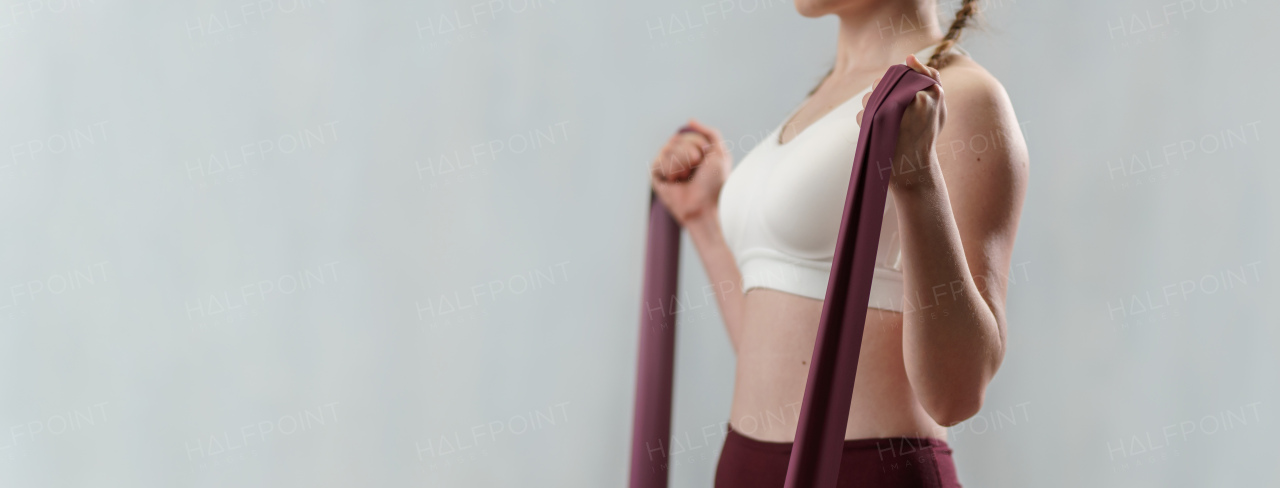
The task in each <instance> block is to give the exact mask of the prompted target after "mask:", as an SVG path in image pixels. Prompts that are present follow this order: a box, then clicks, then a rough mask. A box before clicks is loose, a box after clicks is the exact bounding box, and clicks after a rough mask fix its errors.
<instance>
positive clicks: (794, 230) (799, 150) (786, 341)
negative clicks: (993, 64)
mask: <svg viewBox="0 0 1280 488" xmlns="http://www.w3.org/2000/svg"><path fill="white" fill-rule="evenodd" d="M931 52H932V46H931V47H929V48H926V49H925V50H922V51H921V53H924V54H928V53H931ZM921 53H917V57H920V56H921V55H922V54H921ZM922 59H923V58H922ZM867 85H869V83H867ZM869 90H870V87H869V86H867V88H866V89H864V90H863V91H862V92H859V93H857V94H856V95H853V96H852V97H848V100H847V101H845V102H843V103H842V104H840V105H838V106H836V107H835V108H834V109H832V110H831V111H830V112H828V113H827V114H825V115H822V116H821V117H818V118H817V119H816V120H814V121H813V122H811V123H809V124H807V126H805V127H803V129H802V130H800V131H799V132H798V133H795V134H796V135H795V136H794V137H791V138H789V139H788V140H786V141H785V143H783V142H780V141H779V134H780V133H781V131H782V130H783V126H779V128H778V129H777V130H775V131H774V132H773V133H772V134H771V135H770V139H768V140H765V141H763V142H761V143H760V144H759V145H758V146H757V147H756V148H754V149H752V151H751V152H750V153H749V154H748V155H747V157H746V158H744V159H743V160H742V161H741V163H739V165H738V166H737V167H736V168H735V169H734V171H733V172H732V173H731V174H730V177H729V180H728V182H726V184H725V187H724V189H723V191H722V193H721V205H720V206H721V225H722V227H723V230H724V232H725V236H726V240H727V241H729V244H730V248H731V249H732V251H733V253H734V256H735V259H736V260H737V261H738V262H739V267H740V269H741V271H742V274H743V281H744V289H745V290H746V296H745V310H744V312H745V313H744V321H743V324H742V327H741V331H740V334H739V336H738V343H737V345H736V347H737V351H738V358H737V359H738V361H737V368H736V380H735V385H734V396H733V406H732V408H731V413H730V423H731V424H732V425H733V428H734V430H737V431H739V432H740V433H742V434H743V435H746V436H748V437H751V438H755V439H759V440H766V441H776V442H787V441H792V440H793V439H794V437H795V431H796V423H797V420H798V417H799V411H800V404H801V401H802V399H803V397H804V387H805V383H806V380H807V378H808V372H809V361H810V359H811V357H812V354H813V346H814V341H815V338H816V336H817V330H818V320H819V317H820V315H821V312H822V297H823V296H824V292H825V289H826V284H827V283H826V277H827V275H828V273H829V270H830V261H831V257H832V256H833V255H834V250H835V240H836V235H837V234H838V227H839V221H840V215H841V212H842V210H843V204H844V199H845V194H846V191H847V188H848V182H849V177H850V174H851V171H852V163H853V154H854V150H855V148H854V146H855V145H856V143H857V137H858V122H857V118H856V114H857V112H858V111H859V110H860V109H861V103H860V100H861V97H862V95H863V94H864V93H866V92H867V91H869ZM793 115H795V114H794V113H793ZM788 120H791V117H790V116H789V117H788V118H787V119H784V124H785V122H786V121H788ZM897 236H898V232H897V212H896V207H895V206H894V204H893V198H892V195H891V196H890V198H889V201H888V202H887V204H886V209H885V219H884V224H883V226H882V229H881V239H880V244H879V247H878V252H877V256H876V271H875V279H874V280H873V283H872V296H871V304H870V305H871V307H879V308H869V309H868V310H867V320H866V328H865V332H864V335H863V342H862V352H861V355H860V357H859V362H858V371H857V378H858V382H857V386H856V387H855V388H854V392H853V400H852V403H851V408H850V414H849V423H848V427H847V428H846V430H845V438H846V439H861V438H876V437H895V436H917V437H936V438H940V439H942V438H945V436H946V430H945V429H944V428H943V427H941V426H939V425H938V424H937V423H936V422H934V421H933V419H932V418H930V417H929V415H928V414H927V413H926V412H925V411H924V409H923V407H921V406H920V403H919V402H918V401H917V400H916V398H915V395H914V393H913V391H912V389H911V384H910V382H909V381H908V379H907V375H906V368H905V365H904V362H903V350H902V314H901V313H900V312H898V311H899V310H902V307H903V303H902V295H903V292H902V290H903V281H902V272H901V269H902V268H901V264H902V263H901V246H900V242H899V241H898V237H897Z"/></svg>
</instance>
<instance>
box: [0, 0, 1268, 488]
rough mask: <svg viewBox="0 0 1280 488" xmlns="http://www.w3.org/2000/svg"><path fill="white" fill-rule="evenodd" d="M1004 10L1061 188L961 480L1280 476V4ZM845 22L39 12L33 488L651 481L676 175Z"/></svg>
mask: <svg viewBox="0 0 1280 488" xmlns="http://www.w3.org/2000/svg"><path fill="white" fill-rule="evenodd" d="M984 2H985V5H986V7H985V11H984V14H985V17H986V25H987V28H986V30H985V31H984V32H977V31H973V32H971V35H970V36H969V38H968V40H967V41H966V43H965V46H966V47H967V48H968V49H969V50H970V52H971V53H973V55H974V57H975V58H976V59H978V60H979V61H980V62H981V63H983V64H984V65H985V66H987V67H988V69H989V70H990V71H991V72H993V73H994V74H995V75H996V76H997V77H999V79H1000V80H1002V82H1003V83H1004V84H1005V87H1006V88H1007V89H1008V92H1009V94H1010V96H1011V97H1012V99H1013V102H1014V105H1015V107H1016V110H1017V114H1018V117H1019V119H1020V121H1021V122H1022V123H1023V128H1024V130H1025V133H1026V136H1027V140H1028V143H1029V147H1030V152H1031V158H1032V163H1031V166H1032V170H1031V185H1030V191H1029V194H1028V198H1027V202H1026V207H1025V209H1024V212H1023V217H1022V224H1021V227H1020V232H1019V236H1018V242H1017V248H1016V252H1015V255H1014V263H1015V266H1014V268H1013V270H1012V279H1013V281H1014V284H1013V286H1012V287H1011V289H1010V290H1009V310H1008V316H1009V323H1010V330H1009V341H1010V349H1009V353H1008V356H1007V358H1006V360H1005V363H1004V366H1003V368H1002V370H1001V372H1000V374H999V375H998V376H997V378H996V380H995V382H994V383H993V384H992V386H991V388H990V391H989V394H988V398H987V402H986V407H985V408H984V410H983V411H982V412H981V413H980V414H979V415H978V416H977V417H975V418H974V419H972V420H970V421H968V422H965V423H964V424H961V425H960V426H957V427H956V428H953V429H952V430H951V434H950V437H951V442H952V444H953V445H954V446H955V447H956V457H957V459H958V463H959V469H960V475H961V479H962V481H963V482H964V483H965V484H966V486H1009V487H1014V486H1063V487H1066V486H1149V487H1157V486H1158V487H1174V486H1176V487H1184V486H1185V487H1192V486H1258V485H1275V484H1277V483H1280V471H1277V469H1276V461H1277V460H1278V459H1277V456H1278V455H1280V448H1277V447H1276V445H1275V442H1274V441H1273V439H1274V438H1275V437H1276V433H1277V423H1276V419H1277V407H1278V406H1280V388H1277V383H1276V376H1275V372H1276V371H1277V370H1280V359H1277V355H1276V354H1275V351H1276V349H1277V346H1280V337H1278V335H1277V319H1276V312H1275V308H1274V303H1273V301H1274V300H1273V299H1272V298H1273V297H1274V296H1275V294H1276V292H1277V282H1276V278H1275V270H1276V262H1277V259H1278V258H1280V256H1278V255H1277V249H1280V246H1277V241H1278V240H1280V239H1278V237H1280V236H1278V235H1277V225H1276V223H1277V215H1280V212H1278V210H1280V209H1278V206H1280V201H1278V200H1277V196H1276V192H1275V191H1273V189H1274V186H1275V182H1276V180H1277V177H1280V169H1278V167H1277V166H1276V165H1275V164H1274V163H1275V161H1276V159H1275V156H1274V155H1275V154H1276V150H1277V147H1276V135H1277V127H1278V126H1280V122H1278V121H1277V120H1276V116H1275V113H1274V109H1275V107H1277V106H1278V105H1277V103H1276V102H1277V95H1276V90H1275V89H1274V86H1273V85H1274V80H1275V79H1276V77H1277V75H1278V74H1280V72H1277V69H1276V67H1275V63H1274V56H1273V54H1272V53H1273V52H1274V51H1275V48H1274V46H1275V45H1276V41H1277V39H1276V38H1275V34H1274V29H1272V28H1271V24H1272V23H1273V19H1275V18H1276V17H1277V15H1278V14H1280V11H1277V5H1276V4H1275V3H1274V2H1263V1H1259V0H1251V1H1246V0H1187V1H1173V0H1168V1H1166V0H1142V1H1134V0H1125V1H1100V0H1091V1H1087V2H1028V1H1022V2H1018V1H1014V0H984ZM949 8H950V6H947V5H944V6H943V7H942V10H944V11H945V12H944V14H946V15H948V16H949V13H950V10H949ZM704 9H705V10H704ZM834 28H835V20H834V19H832V18H825V19H819V20H808V19H803V18H801V17H800V16H799V15H798V14H796V13H795V11H794V9H793V8H792V6H791V5H790V4H789V3H788V2H784V1H781V0H772V1H770V0H725V1H724V2H719V1H712V0H706V1H705V2H699V1H694V2H676V1H665V0H660V1H648V2H604V1H595V2H588V1H584V0H529V2H525V0H494V1H493V2H491V3H488V2H470V1H436V2H429V3H411V2H352V1H343V0H327V1H323V0H297V1H296V2H295V1H293V0H261V1H256V0H255V1H243V2H242V1H240V0H225V1H199V2H127V1H121V0H97V1H95V0H66V1H65V2H64V1H62V0H31V1H26V2H23V1H12V0H8V1H5V2H4V3H3V4H0V73H2V75H0V206H2V207H3V209H4V210H3V212H2V213H0V219H2V220H0V228H3V232H0V253H3V259H0V485H4V486H14V487H43V486H95V487H110V486H129V487H144V486H156V487H159V486H621V485H622V484H623V483H624V482H625V477H626V459H627V448H628V439H629V422H630V413H631V412H630V405H631V401H632V386H633V385H632V378H633V374H634V362H635V352H634V351H635V339H636V325H637V319H638V317H637V315H638V313H639V307H640V305H639V298H640V290H639V284H640V280H639V278H640V269H641V254H642V249H641V245H642V237H643V235H642V234H643V230H644V219H645V212H646V207H645V202H646V198H647V192H648V190H647V188H646V179H645V174H646V171H645V169H646V165H647V161H648V160H649V158H651V157H652V155H653V154H654V153H655V151H656V149H657V147H658V146H659V145H660V143H661V141H662V140H663V139H664V138H665V137H666V135H667V134H669V133H670V131H672V130H673V129H674V128H675V127H676V126H677V125H678V124H680V123H681V122H682V121H683V120H684V119H685V118H687V117H689V116H696V117H699V118H701V119H702V120H704V121H706V122H708V123H710V124H712V125H715V126H717V127H719V128H720V129H721V130H722V131H723V132H724V133H725V134H726V135H727V136H728V137H730V138H731V139H732V141H733V142H734V148H733V149H734V153H735V154H736V155H738V156H739V157H741V155H742V154H744V153H745V152H746V150H748V149H749V148H750V146H751V145H752V144H754V143H755V142H756V141H757V140H758V139H759V138H760V137H761V136H762V135H764V134H765V133H767V132H768V131H769V130H771V129H772V128H773V127H774V126H775V125H776V124H777V123H778V122H780V119H781V118H782V117H783V116H784V115H785V114H786V113H787V112H788V111H789V110H790V109H791V108H793V107H794V105H795V104H796V103H797V102H799V101H800V99H801V97H802V95H803V94H804V92H806V91H807V89H808V88H810V87H811V86H812V85H813V84H814V83H815V82H816V81H817V79H818V77H819V76H820V75H821V74H822V73H823V72H824V71H825V69H826V68H827V67H828V66H829V63H830V59H831V58H832V55H833V52H834ZM686 251H687V252H686V254H685V256H687V259H686V262H685V266H684V270H683V275H682V286H683V287H685V289H686V290H697V289H698V287H700V286H702V285H704V284H705V283H706V278H705V276H704V275H703V274H702V271H701V267H700V265H699V263H698V262H697V261H696V257H695V256H696V254H695V253H694V252H693V250H692V248H691V247H687V248H686ZM696 297H697V295H694V298H695V299H696ZM690 307H691V308H690V311H689V313H687V314H686V315H685V317H684V319H683V321H682V323H681V326H680V332H679V334H680V335H679V347H680V349H679V358H678V370H679V378H678V380H677V389H678V391H677V395H676V421H675V423H676V425H675V429H674V430H675V434H676V435H677V436H678V437H679V438H681V439H682V440H683V441H682V442H683V444H681V449H682V450H683V452H680V453H677V454H674V455H673V458H672V479H673V486H676V487H693V486H709V485H710V483H711V479H712V474H713V472H714V467H715V460H716V456H717V454H718V451H719V442H721V441H722V438H721V437H720V435H719V434H718V432H719V431H718V429H719V424H720V423H721V422H723V421H724V420H725V419H726V417H727V412H728V405H729V396H730V393H731V379H732V362H733V357H732V354H731V352H730V349H729V347H728V343H727V339H726V337H725V334H724V332H723V329H722V327H721V323H720V320H719V317H718V315H717V313H716V311H715V309H714V306H713V305H711V304H710V303H709V302H700V303H699V302H696V300H693V301H691V303H690ZM707 433H710V434H709V435H706V434H707Z"/></svg>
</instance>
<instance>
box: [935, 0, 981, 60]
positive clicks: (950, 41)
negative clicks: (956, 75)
mask: <svg viewBox="0 0 1280 488" xmlns="http://www.w3.org/2000/svg"><path fill="white" fill-rule="evenodd" d="M977 6H978V0H961V2H960V9H959V10H956V18H955V20H952V21H951V27H950V28H948V29H947V35H945V36H942V42H940V43H938V49H936V50H934V51H933V56H929V62H928V63H925V64H926V65H928V66H929V67H931V68H933V69H942V67H943V66H946V65H947V63H946V62H944V60H946V58H945V57H944V56H945V55H946V52H947V51H950V50H951V47H952V46H954V45H956V42H959V41H960V31H962V30H964V28H965V27H968V26H969V21H970V20H972V19H973V14H974V13H976V12H977V11H978V8H977Z"/></svg>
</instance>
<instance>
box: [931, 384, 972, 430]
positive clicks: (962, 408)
mask: <svg viewBox="0 0 1280 488" xmlns="http://www.w3.org/2000/svg"><path fill="white" fill-rule="evenodd" d="M983 396H984V394H983V392H982V391H977V392H976V393H968V394H955V395H949V396H948V397H947V398H940V399H939V400H940V401H936V402H933V403H934V404H933V405H926V406H925V411H926V412H928V413H929V417H931V418H932V419H933V421H934V422H937V423H938V425H941V426H943V427H951V426H953V425H956V424H959V423H960V422H964V421H965V420H969V419H970V418H972V417H973V416H974V415H977V414H978V411H980V410H982V400H983Z"/></svg>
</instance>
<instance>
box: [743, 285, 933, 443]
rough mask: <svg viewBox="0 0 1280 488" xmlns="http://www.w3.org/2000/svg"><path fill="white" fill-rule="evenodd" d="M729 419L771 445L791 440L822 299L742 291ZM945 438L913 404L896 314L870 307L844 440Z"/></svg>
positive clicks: (914, 403) (900, 321)
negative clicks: (740, 324) (741, 314)
mask: <svg viewBox="0 0 1280 488" xmlns="http://www.w3.org/2000/svg"><path fill="white" fill-rule="evenodd" d="M744 306H745V310H744V311H745V314H744V315H745V317H744V318H745V320H744V321H743V327H742V333H741V336H740V337H739V344H738V347H737V349H738V363H737V368H736V377H735V380H734V393H733V406H732V409H731V411H730V419H729V421H730V423H731V424H732V425H733V428H734V430H736V431H738V432H740V433H742V434H743V435H745V436H747V437H750V438H754V439H759V440H764V441H772V442H790V441H792V440H794V438H795V432H796V424H797V421H798V419H799V414H800V404H801V401H802V400H803V398H804V388H805V383H806V382H807V380H808V375H809V361H810V360H811V358H812V356H813V345H814V341H815V339H816V337H817V333H818V320H819V318H820V317H821V315H822V301H821V300H814V299H810V298H805V297H801V296H797V295H792V294H789V293H784V292H780V291H776V290H771V289H754V290H751V291H749V292H747V295H746V299H745V305H744ZM896 436H916V437H936V438H939V439H945V436H946V430H945V429H944V428H942V427H941V426H939V425H938V424H937V423H936V422H934V421H933V419H932V418H930V417H929V416H928V414H927V413H926V412H925V411H924V409H923V408H922V407H921V406H920V404H919V402H917V401H916V398H915V394H914V393H913V392H912V390H911V385H910V383H909V381H908V380H907V375H906V369H905V367H904V365H903V359H902V314H899V313H897V312H890V311H884V310H880V309H869V310H868V312H867V322H866V328H865V331H864V334H863V340H862V352H861V354H860V356H859V360H858V372H857V383H856V385H855V386H854V391H853V400H852V403H851V408H850V411H849V424H848V427H847V428H846V429H845V438H846V439H863V438H877V437H896Z"/></svg>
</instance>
